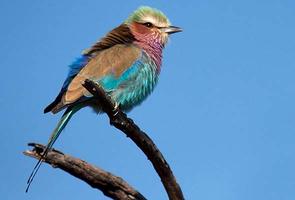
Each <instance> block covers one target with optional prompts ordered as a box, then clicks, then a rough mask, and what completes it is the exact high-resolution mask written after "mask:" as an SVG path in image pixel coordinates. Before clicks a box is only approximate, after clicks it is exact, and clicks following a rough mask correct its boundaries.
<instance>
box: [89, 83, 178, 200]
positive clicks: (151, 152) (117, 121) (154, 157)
mask: <svg viewBox="0 0 295 200" xmlns="http://www.w3.org/2000/svg"><path fill="white" fill-rule="evenodd" d="M83 86H84V87H85V88H86V89H87V90H88V91H89V92H90V93H91V94H92V95H93V96H94V98H95V99H97V102H99V105H100V106H101V107H102V109H103V111H104V112H105V113H107V115H108V116H109V118H110V123H111V125H113V126H115V127H116V128H118V129H119V130H121V131H122V132H124V133H125V134H126V136H127V137H129V138H130V139H131V140H132V141H133V142H134V143H135V144H136V145H137V146H138V147H139V148H140V149H141V150H142V151H143V152H144V154H145V155H146V156H147V158H148V159H149V160H150V161H151V163H152V164H153V166H154V168H155V170H156V171H157V173H158V175H159V176H160V178H161V181H162V183H163V185H164V187H165V189H166V192H167V194H168V196H169V199H170V200H184V197H183V194H182V191H181V188H180V186H179V185H178V183H177V182H176V179H175V177H174V175H173V173H172V171H171V169H170V167H169V165H168V163H167V162H166V160H165V158H164V156H163V155H162V153H161V152H160V151H159V149H158V148H157V146H156V145H155V144H154V142H153V141H152V140H151V139H150V137H149V136H148V135H147V134H146V133H144V132H143V131H141V130H140V128H139V127H138V126H137V125H136V124H135V123H134V122H133V121H132V120H131V119H130V118H127V116H126V114H125V113H123V112H122V111H121V110H120V109H119V108H117V107H116V105H115V104H114V103H113V102H112V100H111V98H110V97H109V96H108V95H106V93H105V92H104V90H103V88H102V87H101V86H99V85H98V84H96V83H94V82H93V81H91V80H88V79H87V80H85V82H84V84H83Z"/></svg>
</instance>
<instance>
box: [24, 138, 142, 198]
mask: <svg viewBox="0 0 295 200" xmlns="http://www.w3.org/2000/svg"><path fill="white" fill-rule="evenodd" d="M29 146H33V147H34V149H33V150H31V151H29V150H27V151H25V152H24V154H25V155H27V156H30V157H33V158H36V159H40V158H41V155H42V152H44V150H45V146H44V145H41V144H35V143H30V144H29ZM44 162H45V163H48V164H50V165H51V166H52V167H54V168H60V169H62V170H64V171H66V172H68V173H69V174H71V175H73V176H75V177H77V178H79V179H81V180H83V181H85V182H86V183H88V184H89V185H90V186H91V187H93V188H96V189H99V190H101V191H102V192H103V193H104V194H105V195H106V196H108V197H111V198H112V199H117V200H119V199H120V200H122V199H124V200H125V199H126V200H146V198H145V197H144V196H143V195H141V194H140V193H139V192H138V191H136V190H135V189H134V188H132V187H131V186H130V185H129V184H128V183H127V182H126V181H124V180H123V179H122V178H120V177H117V176H115V175H113V174H111V173H109V172H106V171H104V170H102V169H100V168H98V167H95V166H93V165H90V164H88V163H87V162H85V161H83V160H80V159H78V158H74V157H72V156H70V155H66V154H63V153H62V152H60V151H57V150H55V149H51V150H49V152H48V154H47V156H46V157H45V158H44Z"/></svg>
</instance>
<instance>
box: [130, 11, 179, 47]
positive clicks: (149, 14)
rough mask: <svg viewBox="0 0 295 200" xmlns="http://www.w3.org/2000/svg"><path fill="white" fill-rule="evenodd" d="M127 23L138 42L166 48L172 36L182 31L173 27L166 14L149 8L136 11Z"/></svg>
mask: <svg viewBox="0 0 295 200" xmlns="http://www.w3.org/2000/svg"><path fill="white" fill-rule="evenodd" d="M125 23H126V24H127V25H128V26H129V28H130V30H131V32H132V34H133V35H134V37H135V38H136V39H137V40H138V41H141V42H143V43H148V44H151V43H156V44H160V45H161V46H165V44H166V43H167V41H168V36H169V35H170V34H172V33H177V32H180V31H182V30H181V28H179V27H176V26H171V24H170V21H169V19H168V18H167V17H166V16H165V15H164V13H162V12H161V11H159V10H157V9H154V8H151V7H147V6H142V7H139V8H138V9H137V10H135V11H134V12H133V13H132V14H131V15H130V16H129V17H128V19H127V20H126V21H125Z"/></svg>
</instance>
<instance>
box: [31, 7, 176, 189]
mask: <svg viewBox="0 0 295 200" xmlns="http://www.w3.org/2000/svg"><path fill="white" fill-rule="evenodd" d="M179 31H181V29H180V28H178V27H174V26H171V25H170V22H169V20H168V18H167V17H166V16H165V15H164V14H163V13H162V12H161V11H159V10H157V9H153V8H150V7H146V6H144V7H140V8H139V9H137V10H136V11H134V13H132V14H131V15H130V16H129V17H128V18H127V20H126V21H125V22H124V23H123V24H121V25H120V26H118V27H117V28H115V29H113V30H112V31H110V32H109V33H108V34H107V35H106V36H105V37H103V38H102V39H101V40H100V41H98V42H97V43H95V44H94V45H93V46H92V47H91V48H89V49H87V50H85V51H83V53H82V56H81V57H80V58H78V59H77V60H76V61H75V62H73V63H72V64H71V65H70V70H69V73H68V76H67V78H66V80H65V82H64V84H63V86H62V88H61V90H60V92H59V94H58V95H57V97H56V98H55V100H54V101H53V102H52V103H51V104H49V105H48V106H47V107H46V108H45V109H44V112H45V113H47V112H52V113H57V112H59V111H61V110H62V109H64V108H67V110H66V111H65V113H64V114H63V116H62V118H61V120H60V121H59V123H58V124H57V127H56V128H55V129H54V131H53V133H52V135H51V137H50V139H49V142H48V145H47V148H46V150H45V152H44V153H43V157H42V158H44V157H45V156H46V154H47V152H48V150H49V149H50V148H51V147H52V145H53V144H54V142H55V141H56V139H57V138H58V136H59V135H60V133H61V131H62V130H63V129H64V127H65V126H66V124H67V123H68V121H69V120H70V118H71V117H72V115H73V114H74V113H75V112H77V111H78V110H79V109H81V108H83V107H85V106H90V107H92V108H94V109H95V110H96V111H97V112H100V110H101V109H100V105H99V103H97V102H96V101H93V97H92V95H91V94H90V93H89V92H88V91H87V90H86V89H85V88H84V87H83V86H82V83H83V82H84V80H85V79H91V80H93V81H95V82H97V83H98V84H100V85H101V86H102V87H103V88H104V90H105V91H106V92H107V93H108V94H109V95H110V96H111V98H112V100H113V101H115V102H116V103H117V104H118V105H119V106H120V108H121V109H123V110H125V111H128V110H130V109H132V108H133V107H134V106H136V105H138V104H140V103H141V102H142V101H143V100H144V99H145V98H146V97H147V96H148V95H149V94H150V93H151V92H152V91H153V89H154V87H155V86H156V84H157V81H158V76H159V73H160V67H161V63H162V50H163V48H164V46H165V44H166V42H167V39H168V35H169V34H171V33H175V32H179ZM42 158H41V159H40V160H39V162H38V163H37V165H36V166H35V168H34V170H33V172H32V174H31V176H30V178H29V180H28V188H29V185H30V184H31V182H32V180H33V178H34V176H35V174H36V173H37V171H38V169H39V167H40V165H41V163H42ZM28 188H27V189H28Z"/></svg>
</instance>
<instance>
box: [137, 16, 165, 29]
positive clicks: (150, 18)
mask: <svg viewBox="0 0 295 200" xmlns="http://www.w3.org/2000/svg"><path fill="white" fill-rule="evenodd" d="M141 21H142V22H150V23H152V24H153V25H155V26H157V27H168V26H169V25H170V23H169V22H168V21H166V20H161V19H159V17H156V16H153V15H150V16H142V18H141Z"/></svg>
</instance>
